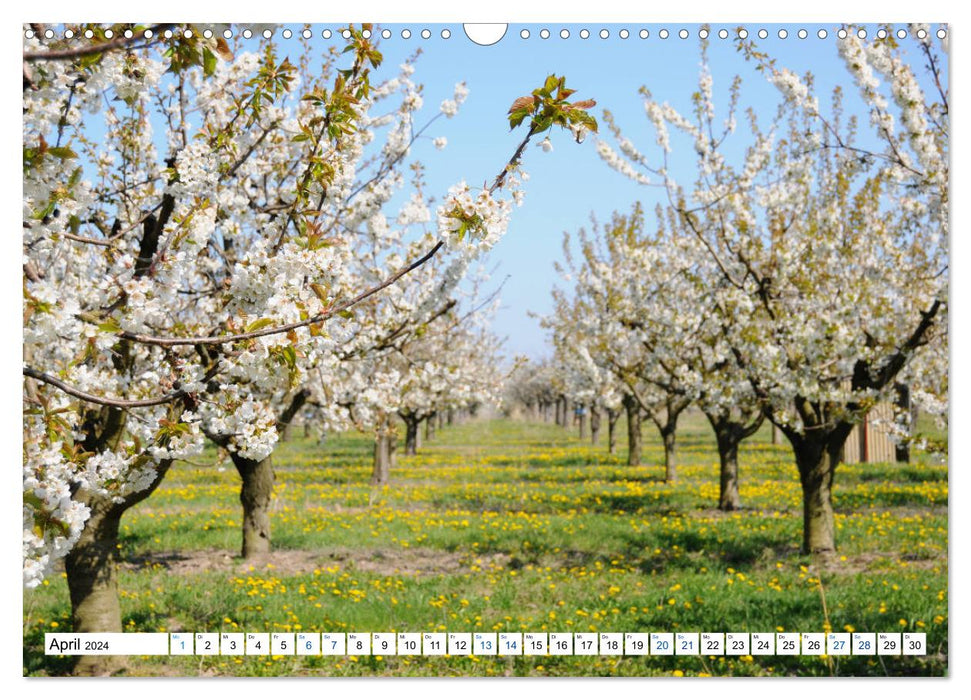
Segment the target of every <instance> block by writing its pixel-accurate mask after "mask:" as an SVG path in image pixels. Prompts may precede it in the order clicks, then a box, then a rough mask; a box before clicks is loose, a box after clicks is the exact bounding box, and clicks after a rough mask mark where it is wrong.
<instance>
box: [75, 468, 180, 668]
mask: <svg viewBox="0 0 971 700" xmlns="http://www.w3.org/2000/svg"><path fill="white" fill-rule="evenodd" d="M170 466H172V460H163V461H162V462H160V463H159V465H158V466H157V467H156V473H155V478H154V479H153V480H152V483H151V484H150V485H149V486H148V488H146V489H144V490H143V491H139V492H137V493H133V494H129V495H128V496H127V497H125V499H124V500H123V501H122V502H121V503H115V502H114V501H112V500H111V499H110V498H108V497H106V496H102V495H98V494H92V493H89V492H87V491H84V490H79V491H78V492H77V493H76V494H75V498H76V499H77V500H78V501H80V502H82V503H84V504H86V505H87V506H88V507H89V508H90V509H91V515H90V517H89V518H88V521H87V522H86V523H85V524H84V530H83V531H82V532H81V537H80V539H79V540H78V542H77V544H75V545H74V547H73V548H72V549H71V551H70V552H68V554H67V556H66V557H65V558H64V571H65V574H66V576H67V587H68V591H69V593H70V597H71V618H72V627H73V631H74V632H120V631H121V605H120V603H119V601H118V530H119V527H120V524H121V518H122V516H123V515H124V514H125V512H126V511H127V510H128V509H129V508H131V507H132V506H134V505H135V504H137V503H140V502H141V501H143V500H145V499H146V498H148V497H149V496H150V495H151V494H152V493H153V492H154V491H155V489H156V488H158V485H159V484H160V483H162V479H164V478H165V474H166V472H167V471H168V470H169V467H170ZM124 665H125V664H124V659H123V657H118V656H79V657H77V659H76V660H75V662H74V669H73V673H74V675H77V676H102V675H110V674H112V673H115V672H117V671H119V670H121V669H123V668H124Z"/></svg>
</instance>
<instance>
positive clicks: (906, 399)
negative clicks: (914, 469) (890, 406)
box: [894, 384, 914, 462]
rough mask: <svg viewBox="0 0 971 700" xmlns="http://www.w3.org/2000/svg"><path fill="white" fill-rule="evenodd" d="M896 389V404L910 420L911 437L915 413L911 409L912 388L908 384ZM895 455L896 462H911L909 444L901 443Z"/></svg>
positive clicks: (898, 385)
mask: <svg viewBox="0 0 971 700" xmlns="http://www.w3.org/2000/svg"><path fill="white" fill-rule="evenodd" d="M894 388H895V389H896V391H897V400H896V401H895V402H894V403H895V404H896V406H897V407H898V408H899V409H900V410H901V411H902V412H903V413H905V414H906V415H907V417H908V419H909V420H908V425H907V435H908V437H909V436H910V435H911V434H912V432H913V429H914V420H913V413H912V411H911V408H910V387H909V386H907V385H906V384H897V385H895V387H894ZM894 453H895V454H894V459H895V460H896V461H898V462H910V445H909V444H908V443H906V442H901V443H899V444H897V446H896V449H895V450H894Z"/></svg>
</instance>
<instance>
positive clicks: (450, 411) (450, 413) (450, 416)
mask: <svg viewBox="0 0 971 700" xmlns="http://www.w3.org/2000/svg"><path fill="white" fill-rule="evenodd" d="M447 422H448V424H449V425H452V423H454V422H455V411H454V410H453V409H451V408H450V409H448V421H447Z"/></svg>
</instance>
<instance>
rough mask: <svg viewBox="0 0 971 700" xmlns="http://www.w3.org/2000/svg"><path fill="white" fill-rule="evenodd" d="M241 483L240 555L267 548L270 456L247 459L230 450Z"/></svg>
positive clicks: (271, 478) (270, 494) (256, 553)
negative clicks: (241, 523) (241, 545)
mask: <svg viewBox="0 0 971 700" xmlns="http://www.w3.org/2000/svg"><path fill="white" fill-rule="evenodd" d="M230 457H231V458H232V460H233V465H234V466H235V467H236V471H237V472H239V478H240V479H241V480H242V485H241V486H240V489H239V502H240V504H242V506H243V547H242V550H241V554H242V556H243V558H244V559H249V558H250V557H253V556H256V555H258V554H265V553H267V552H269V551H270V501H272V500H273V463H272V459H271V458H270V457H266V458H264V459H261V460H255V459H247V458H246V457H241V456H240V455H238V454H235V453H230Z"/></svg>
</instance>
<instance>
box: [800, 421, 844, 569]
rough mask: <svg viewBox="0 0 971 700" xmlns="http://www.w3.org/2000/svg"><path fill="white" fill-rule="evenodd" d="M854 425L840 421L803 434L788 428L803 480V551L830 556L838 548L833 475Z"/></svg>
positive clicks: (804, 552) (801, 479)
mask: <svg viewBox="0 0 971 700" xmlns="http://www.w3.org/2000/svg"><path fill="white" fill-rule="evenodd" d="M852 428H853V426H852V424H850V423H838V424H837V425H836V427H835V428H830V429H829V430H826V431H823V430H815V431H812V432H807V433H806V434H803V435H799V434H797V433H794V432H791V431H788V430H787V431H785V432H786V437H788V438H789V441H790V442H791V443H792V447H793V452H794V453H795V457H796V467H798V469H799V480H800V481H801V482H802V505H803V530H802V552H803V554H819V555H823V556H829V555H831V554H832V553H833V552H835V551H836V538H835V525H834V522H833V500H832V489H833V476H834V475H835V473H836V465H837V464H838V463H839V458H840V452H841V451H842V449H843V443H845V442H846V438H847V436H849V434H850V430H851V429H852Z"/></svg>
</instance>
